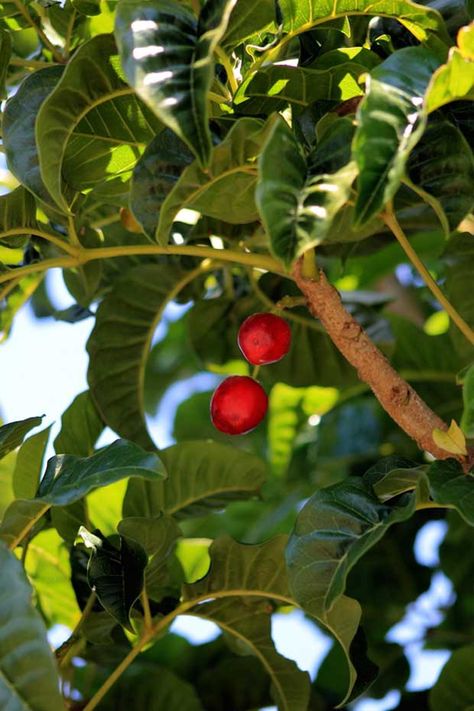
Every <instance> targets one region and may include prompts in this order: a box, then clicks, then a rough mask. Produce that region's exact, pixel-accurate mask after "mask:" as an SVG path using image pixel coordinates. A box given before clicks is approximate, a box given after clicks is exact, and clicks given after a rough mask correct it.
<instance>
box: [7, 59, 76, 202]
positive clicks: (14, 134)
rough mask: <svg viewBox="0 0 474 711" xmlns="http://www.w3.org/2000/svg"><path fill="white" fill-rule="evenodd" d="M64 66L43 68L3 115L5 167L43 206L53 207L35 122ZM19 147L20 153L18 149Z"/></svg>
mask: <svg viewBox="0 0 474 711" xmlns="http://www.w3.org/2000/svg"><path fill="white" fill-rule="evenodd" d="M63 71H64V67H61V66H59V65H57V66H54V67H46V68H45V69H41V70H40V71H39V72H34V74H31V75H30V76H28V77H26V78H25V79H24V80H23V82H22V83H21V85H20V87H19V89H18V91H17V92H16V94H15V95H14V96H13V97H12V98H11V99H9V101H8V102H7V104H6V106H5V112H4V114H3V143H4V146H5V152H6V156H7V161H8V166H9V168H10V170H11V172H12V173H13V175H15V176H16V177H17V178H18V180H20V182H21V183H22V184H23V185H24V186H25V187H27V188H28V190H31V192H32V193H34V194H35V195H37V196H38V197H39V198H40V199H41V200H43V201H44V202H46V203H52V204H53V205H54V204H55V203H54V201H53V200H51V197H50V195H49V193H48V190H47V188H46V187H45V185H44V183H43V180H42V178H41V174H40V167H39V160H38V147H37V144H36V136H35V122H36V117H37V115H38V111H39V109H40V107H41V105H42V103H43V102H44V101H45V99H47V97H48V96H49V94H50V93H51V92H52V91H53V89H54V88H55V86H56V85H57V83H58V81H59V79H60V78H61V76H62V73H63ZM18 145H21V147H22V149H21V151H19V150H18Z"/></svg>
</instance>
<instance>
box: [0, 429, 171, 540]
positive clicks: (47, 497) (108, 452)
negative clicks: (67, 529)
mask: <svg viewBox="0 0 474 711" xmlns="http://www.w3.org/2000/svg"><path fill="white" fill-rule="evenodd" d="M135 476H138V477H145V478H147V479H157V478H161V477H163V476H165V473H164V471H163V469H162V464H161V462H160V460H159V459H158V457H157V456H156V455H155V454H150V453H149V452H144V451H143V450H142V449H140V447H137V445H135V444H133V443H132V442H127V441H125V440H117V441H116V442H114V443H113V444H111V445H109V446H108V447H105V448H104V449H102V450H100V451H99V452H96V453H95V454H93V455H92V456H91V457H86V458H81V457H75V456H72V455H69V454H61V455H58V456H56V457H52V458H51V459H50V460H49V461H48V464H47V466H46V471H45V474H44V476H43V478H42V480H41V483H40V487H39V490H38V495H37V496H36V498H35V499H30V500H25V499H17V500H16V501H14V502H13V503H12V504H10V506H9V507H8V509H7V511H6V513H5V516H4V519H3V522H2V524H1V526H0V537H1V538H2V539H3V540H5V541H8V543H9V545H10V546H11V547H12V548H13V547H15V546H16V545H17V544H18V542H20V541H21V540H22V539H23V538H24V536H25V535H26V534H27V533H28V532H29V531H31V530H32V529H33V527H34V526H35V524H36V523H37V522H38V521H39V520H40V519H41V517H42V516H43V515H44V514H45V513H46V512H47V511H48V509H49V508H50V507H51V506H66V505H68V504H72V503H74V502H75V501H78V500H79V499H81V498H82V497H83V496H86V495H87V494H88V493H89V492H90V491H92V489H95V488H98V487H104V486H107V485H109V484H112V483H113V482H116V481H119V480H121V479H126V478H128V477H135Z"/></svg>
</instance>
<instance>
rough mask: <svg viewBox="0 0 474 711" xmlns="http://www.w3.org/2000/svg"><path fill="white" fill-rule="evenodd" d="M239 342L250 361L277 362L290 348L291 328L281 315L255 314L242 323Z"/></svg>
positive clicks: (259, 363) (254, 363) (262, 363)
mask: <svg viewBox="0 0 474 711" xmlns="http://www.w3.org/2000/svg"><path fill="white" fill-rule="evenodd" d="M238 344H239V348H240V350H241V351H242V353H243V354H244V356H245V358H246V359H247V360H248V362H249V363H252V364H253V365H267V364H268V363H276V361H277V360H281V358H283V356H285V355H286V354H287V353H288V351H289V350H290V345H291V330H290V327H289V326H288V324H287V322H286V321H285V320H284V319H282V318H280V316H276V315H275V314H266V313H263V314H253V316H249V317H248V318H247V319H245V321H244V322H243V324H242V325H241V327H240V329H239V336H238Z"/></svg>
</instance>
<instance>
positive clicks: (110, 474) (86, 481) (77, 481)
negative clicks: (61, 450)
mask: <svg viewBox="0 0 474 711" xmlns="http://www.w3.org/2000/svg"><path fill="white" fill-rule="evenodd" d="M164 476H165V473H164V471H163V465H162V463H161V461H160V459H159V458H158V457H157V456H156V454H152V453H150V452H144V451H143V449H141V448H140V447H138V446H137V445H136V444H133V442H127V441H126V440H120V439H119V440H117V441H116V442H113V444H109V446H108V447H104V449H101V450H99V451H98V452H96V453H95V454H93V455H92V456H90V457H85V458H84V457H76V456H74V455H71V454H59V455H56V456H55V457H52V458H51V459H50V460H49V462H48V464H47V467H46V471H45V473H44V476H43V478H42V480H41V484H40V487H39V490H38V496H37V500H41V501H43V502H45V503H48V504H50V505H54V506H65V505H67V504H72V503H73V502H74V501H77V500H78V499H80V498H82V497H83V496H86V494H88V493H89V491H92V489H96V488H97V487H102V486H107V485H108V484H112V483H113V482H115V481H120V479H126V478H128V477H144V478H146V479H152V480H153V479H161V478H163V477H164Z"/></svg>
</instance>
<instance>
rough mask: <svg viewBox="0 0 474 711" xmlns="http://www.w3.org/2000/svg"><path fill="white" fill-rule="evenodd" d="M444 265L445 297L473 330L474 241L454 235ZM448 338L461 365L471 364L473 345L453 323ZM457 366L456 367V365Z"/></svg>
mask: <svg viewBox="0 0 474 711" xmlns="http://www.w3.org/2000/svg"><path fill="white" fill-rule="evenodd" d="M443 256H444V257H445V259H446V262H447V269H446V296H447V297H448V299H449V300H450V302H451V303H452V305H453V306H454V308H455V309H456V310H457V311H458V312H459V313H460V314H461V316H462V317H463V319H464V320H465V321H466V323H467V324H468V325H469V326H470V327H471V328H474V292H473V291H472V289H471V288H470V280H471V279H472V270H473V268H474V240H473V239H472V235H470V234H456V233H455V234H454V235H453V237H452V238H451V239H450V241H449V242H448V244H447V246H446V250H445V253H444V255H443ZM450 336H451V339H452V342H453V343H454V346H455V348H456V351H457V353H458V354H459V355H460V356H461V358H462V364H465V365H468V364H469V363H470V362H471V360H472V344H471V343H469V341H468V340H467V338H466V337H465V336H464V334H463V333H461V332H460V331H459V329H458V328H457V326H455V325H454V324H453V323H452V324H451V328H450ZM458 366H459V363H458Z"/></svg>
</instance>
